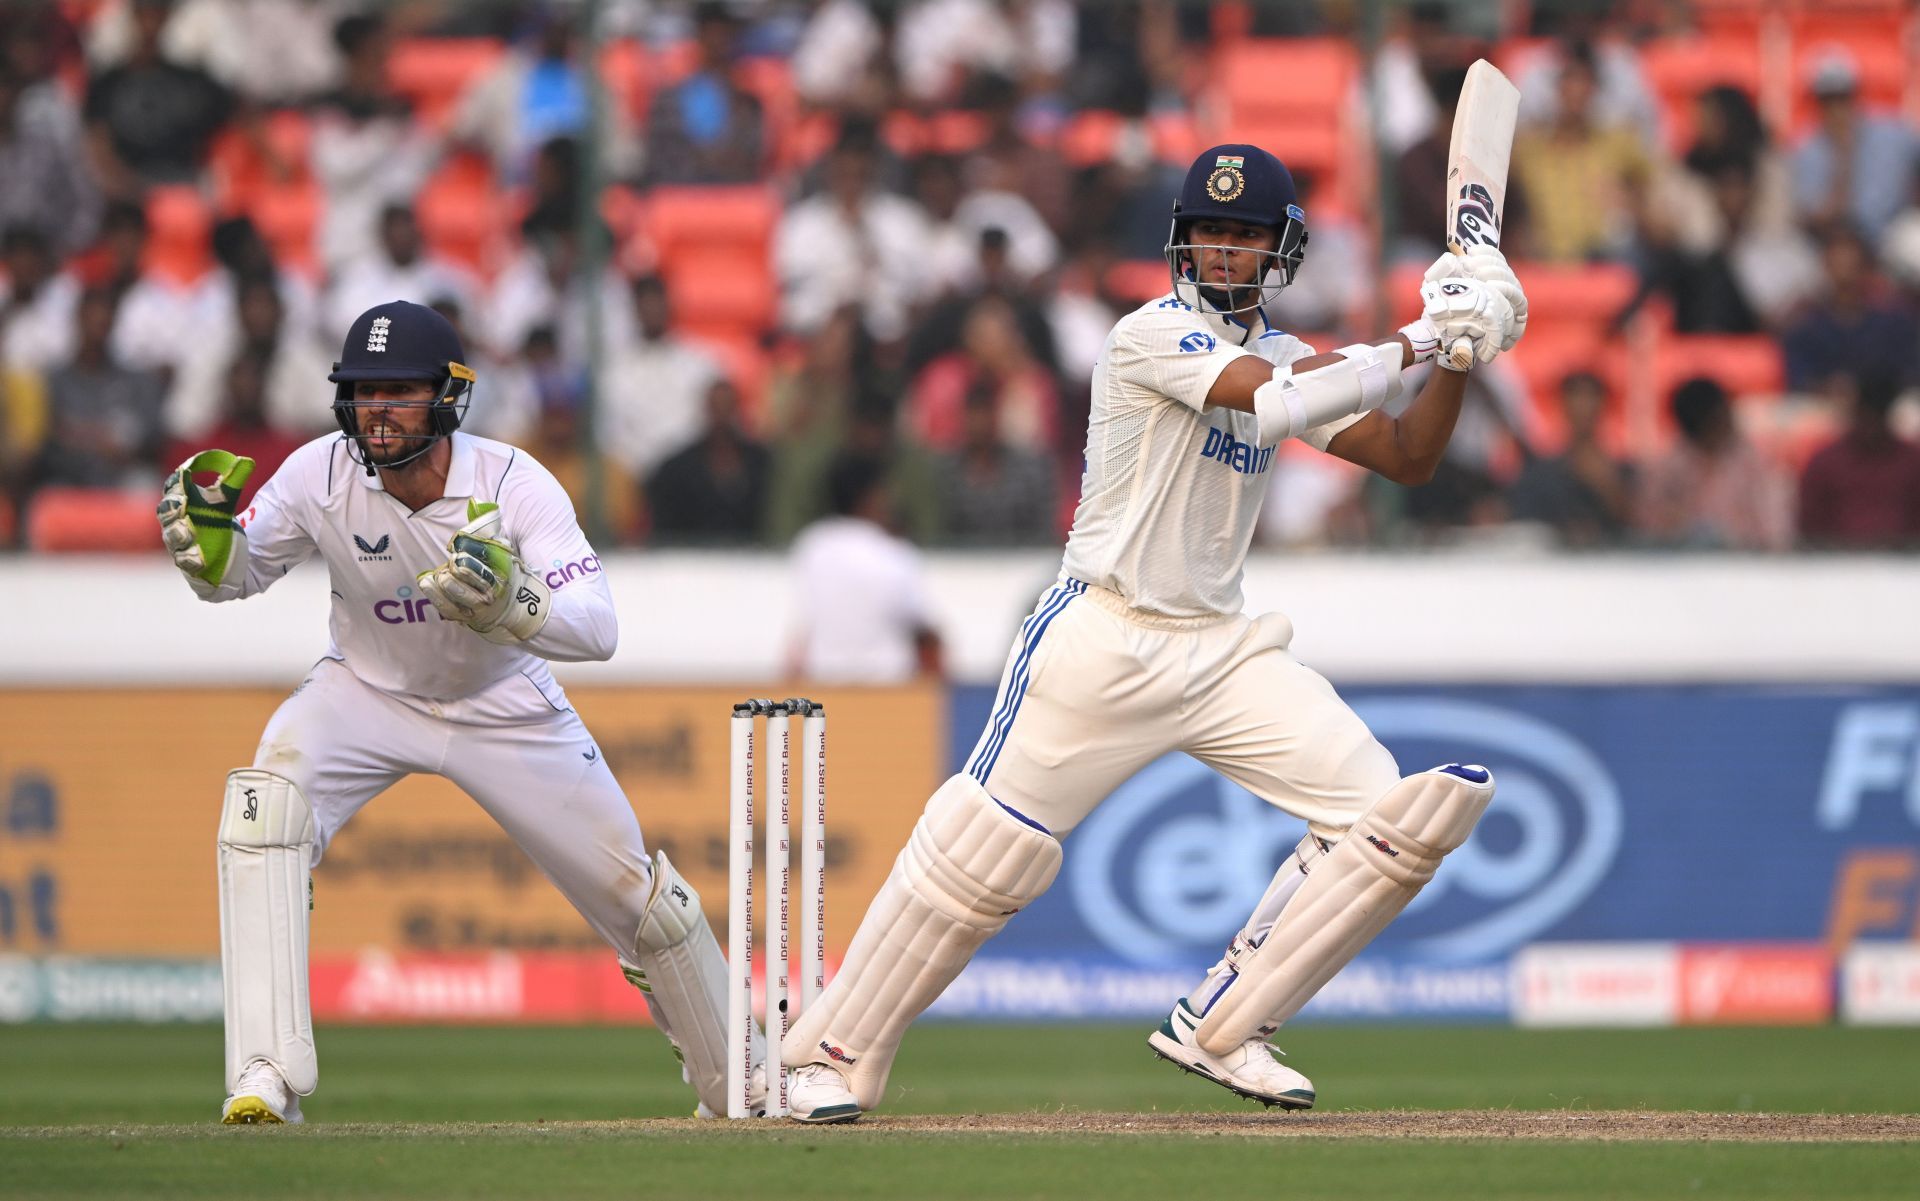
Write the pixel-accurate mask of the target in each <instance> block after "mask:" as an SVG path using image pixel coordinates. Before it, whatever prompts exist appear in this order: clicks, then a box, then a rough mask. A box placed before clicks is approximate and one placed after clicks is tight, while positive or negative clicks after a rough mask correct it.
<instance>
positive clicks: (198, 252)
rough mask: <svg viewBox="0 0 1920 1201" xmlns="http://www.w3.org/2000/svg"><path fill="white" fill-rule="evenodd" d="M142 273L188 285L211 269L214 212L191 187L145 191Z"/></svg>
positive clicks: (185, 185) (176, 185) (182, 185)
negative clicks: (144, 242) (145, 225)
mask: <svg viewBox="0 0 1920 1201" xmlns="http://www.w3.org/2000/svg"><path fill="white" fill-rule="evenodd" d="M147 227H148V236H147V250H146V259H145V262H144V263H143V267H144V268H145V270H147V271H149V272H152V273H154V274H156V275H160V276H162V277H164V278H166V279H169V280H172V281H173V282H175V283H179V284H191V283H193V282H194V281H195V280H197V279H199V278H200V277H201V276H203V275H205V274H206V273H207V271H208V270H209V269H211V268H212V266H213V246H212V233H213V209H212V207H211V206H209V205H208V204H207V202H206V200H205V199H204V198H203V197H202V196H201V195H200V190H199V189H198V188H196V187H193V186H192V185H190V184H167V185H164V186H161V187H156V188H153V189H151V190H149V191H148V192H147Z"/></svg>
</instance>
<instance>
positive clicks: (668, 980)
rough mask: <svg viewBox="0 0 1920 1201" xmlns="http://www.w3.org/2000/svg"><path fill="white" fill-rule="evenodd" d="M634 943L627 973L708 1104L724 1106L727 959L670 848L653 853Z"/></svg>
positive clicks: (717, 1110)
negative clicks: (643, 909) (650, 886)
mask: <svg viewBox="0 0 1920 1201" xmlns="http://www.w3.org/2000/svg"><path fill="white" fill-rule="evenodd" d="M633 949H634V958H635V959H636V960H637V961H638V963H639V970H638V971H637V972H636V971H633V970H631V969H629V970H628V972H627V979H629V980H631V981H633V984H634V986H635V987H636V988H638V989H640V991H641V992H644V993H646V994H647V999H648V1002H649V1004H650V1007H651V1008H652V1010H653V1017H654V1021H655V1022H656V1023H657V1024H658V1025H659V1026H660V1030H661V1032H662V1033H663V1034H665V1035H666V1036H667V1038H668V1040H669V1041H671V1042H672V1043H673V1045H674V1047H675V1048H677V1049H678V1050H679V1052H680V1058H681V1061H682V1062H683V1063H685V1064H686V1067H687V1081H688V1083H690V1084H692V1085H693V1091H694V1093H695V1094H696V1095H697V1096H698V1097H699V1098H700V1100H701V1101H703V1102H705V1103H706V1106H707V1108H708V1109H711V1110H712V1111H713V1112H715V1113H725V1112H726V1111H727V1009H726V1006H727V961H726V959H725V958H724V957H723V956H722V955H721V953H720V944H719V943H718V942H717V941H715V939H714V937H713V928H712V927H711V926H709V925H707V915H706V914H705V913H704V912H702V911H701V908H700V894H699V893H697V892H695V891H693V885H691V884H689V883H687V882H686V880H684V879H682V878H681V876H680V873H679V872H677V871H675V870H674V867H673V864H671V863H669V862H668V861H667V853H666V852H665V851H657V852H655V853H654V856H653V895H652V896H650V897H648V898H647V911H646V915H645V916H644V917H642V918H641V919H640V932H639V934H638V935H637V936H636V937H635V939H634V948H633ZM757 1033H758V1032H757V1031H756V1034H757Z"/></svg>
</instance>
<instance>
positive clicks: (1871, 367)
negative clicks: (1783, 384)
mask: <svg viewBox="0 0 1920 1201" xmlns="http://www.w3.org/2000/svg"><path fill="white" fill-rule="evenodd" d="M1820 257H1821V263H1822V265H1823V267H1824V268H1825V272H1826V282H1825V286H1824V288H1823V289H1822V294H1821V295H1820V296H1819V297H1818V298H1817V299H1816V300H1814V301H1813V302H1812V303H1811V304H1810V305H1809V306H1808V307H1807V309H1806V311H1805V312H1803V313H1802V314H1801V315H1800V317H1799V318H1798V319H1797V320H1796V321H1794V322H1793V324H1791V325H1790V326H1788V327H1787V330H1786V332H1785V334H1784V335H1783V337H1782V339H1781V342H1782V347H1783V349H1784V350H1785V351H1786V356H1787V387H1789V388H1791V389H1792V390H1794V391H1796V392H1809V391H1820V390H1827V389H1833V388H1837V387H1839V386H1841V381H1842V380H1843V379H1844V378H1846V377H1849V376H1852V375H1854V374H1855V373H1859V372H1866V373H1870V374H1878V375H1891V376H1893V377H1894V378H1895V379H1896V380H1898V381H1900V382H1901V383H1902V384H1903V385H1904V384H1907V383H1910V382H1912V381H1913V379H1914V375H1915V372H1914V366H1915V353H1916V347H1915V344H1914V343H1915V325H1914V316H1913V314H1912V313H1911V312H1910V311H1908V310H1907V309H1905V308H1903V307H1902V306H1901V305H1900V304H1899V303H1898V302H1897V301H1896V300H1895V299H1894V297H1893V296H1892V295H1890V293H1889V291H1888V289H1887V287H1886V284H1885V282H1884V281H1883V280H1881V279H1880V278H1879V276H1878V274H1877V273H1876V272H1875V271H1874V269H1873V257H1872V252H1871V250H1869V248H1868V246H1867V243H1866V241H1865V240H1864V239H1863V238H1861V236H1860V234H1859V233H1858V232H1857V231H1856V230H1853V229H1851V228H1849V227H1847V226H1845V225H1839V226H1835V227H1833V228H1832V229H1830V230H1828V232H1827V235H1826V237H1825V238H1824V239H1823V241H1822V245H1821V256H1820Z"/></svg>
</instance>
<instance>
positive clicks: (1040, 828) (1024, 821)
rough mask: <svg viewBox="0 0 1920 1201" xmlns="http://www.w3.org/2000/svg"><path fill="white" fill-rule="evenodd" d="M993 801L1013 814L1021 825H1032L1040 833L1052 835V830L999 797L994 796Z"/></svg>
mask: <svg viewBox="0 0 1920 1201" xmlns="http://www.w3.org/2000/svg"><path fill="white" fill-rule="evenodd" d="M988 795H992V794H988ZM993 803H994V804H996V805H998V806H1000V807H1001V808H1002V809H1005V810H1006V811H1007V812H1008V813H1011V814H1013V816H1014V817H1016V818H1018V819H1019V820H1020V824H1021V825H1023V826H1032V827H1033V828H1034V829H1036V830H1038V831H1040V832H1041V833H1042V834H1045V835H1046V836H1047V837H1049V838H1051V837H1053V831H1052V830H1049V829H1047V828H1046V827H1045V826H1043V825H1041V824H1040V823H1039V822H1037V821H1034V820H1033V819H1032V818H1030V817H1028V816H1027V815H1026V814H1024V813H1022V812H1020V811H1019V810H1018V809H1015V808H1014V807H1013V806H1012V805H1009V804H1007V803H1006V802H1005V801H1003V800H1001V799H1000V798H999V797H994V798H993Z"/></svg>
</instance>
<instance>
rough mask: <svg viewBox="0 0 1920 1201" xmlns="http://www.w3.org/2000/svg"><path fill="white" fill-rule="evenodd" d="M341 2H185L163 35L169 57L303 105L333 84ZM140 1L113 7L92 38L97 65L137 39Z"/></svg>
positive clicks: (241, 88) (272, 100) (119, 56)
mask: <svg viewBox="0 0 1920 1201" xmlns="http://www.w3.org/2000/svg"><path fill="white" fill-rule="evenodd" d="M345 7H347V5H346V4H345V3H342V2H341V0H180V2H179V3H178V4H177V5H176V6H175V8H174V13H173V19H172V20H171V21H169V22H168V23H167V26H166V29H165V31H164V33H163V34H162V35H161V39H160V49H161V51H162V52H163V53H164V54H165V55H166V57H167V58H168V60H170V61H172V62H176V63H179V64H180V65H181V66H185V67H194V68H197V69H200V70H203V71H205V72H206V73H207V74H208V75H210V76H212V77H213V78H214V79H216V80H218V81H219V82H220V83H221V84H222V85H223V86H225V87H228V88H231V89H233V90H234V91H235V92H238V93H239V94H240V95H242V96H244V97H246V98H247V99H249V100H254V101H260V102H262V103H266V104H300V103H304V102H306V101H309V100H311V99H312V98H313V97H315V96H317V95H319V94H321V93H322V92H325V91H326V90H327V89H329V88H331V87H332V86H334V84H335V83H336V82H337V81H338V80H339V77H340V55H339V53H338V52H337V50H336V48H335V45H334V42H333V39H332V38H331V37H330V36H329V35H330V34H331V33H332V30H333V25H334V22H335V21H337V20H338V19H339V17H340V13H341V11H342V9H344V8H345ZM138 9H139V3H138V0H135V2H134V3H132V4H127V3H121V4H117V5H112V6H110V7H109V8H108V9H107V10H106V11H105V12H103V13H101V14H100V15H99V16H98V17H97V18H95V20H94V27H93V30H92V31H91V34H90V37H89V43H90V49H91V51H92V56H93V60H94V62H95V63H96V64H102V65H104V64H107V63H117V62H122V61H124V60H125V59H126V57H127V56H128V54H129V53H130V52H131V50H132V48H133V43H134V41H135V38H136V36H137V33H136V24H137V22H138V19H139V13H138Z"/></svg>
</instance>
